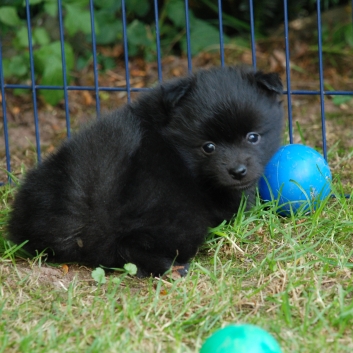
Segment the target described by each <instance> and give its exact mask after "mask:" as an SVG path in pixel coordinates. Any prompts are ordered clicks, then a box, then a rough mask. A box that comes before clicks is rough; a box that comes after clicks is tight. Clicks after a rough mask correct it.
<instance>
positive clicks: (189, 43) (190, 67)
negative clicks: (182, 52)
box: [184, 0, 192, 73]
mask: <svg viewBox="0 0 353 353" xmlns="http://www.w3.org/2000/svg"><path fill="white" fill-rule="evenodd" d="M184 5H185V29H186V50H187V57H188V72H189V73H191V71H192V61H191V42H190V19H189V0H185V2H184Z"/></svg>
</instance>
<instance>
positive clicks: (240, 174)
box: [228, 164, 247, 180]
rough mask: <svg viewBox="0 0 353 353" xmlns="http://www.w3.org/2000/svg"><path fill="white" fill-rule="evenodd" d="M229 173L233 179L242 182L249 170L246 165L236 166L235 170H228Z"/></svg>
mask: <svg viewBox="0 0 353 353" xmlns="http://www.w3.org/2000/svg"><path fill="white" fill-rule="evenodd" d="M228 172H229V174H230V175H231V177H232V178H233V179H236V180H240V179H243V178H244V177H245V175H246V172H247V169H246V166H245V165H244V164H240V165H238V166H236V167H235V168H230V169H229V170H228Z"/></svg>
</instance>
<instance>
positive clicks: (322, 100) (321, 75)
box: [316, 0, 327, 160]
mask: <svg viewBox="0 0 353 353" xmlns="http://www.w3.org/2000/svg"><path fill="white" fill-rule="evenodd" d="M320 3H321V1H320V0H317V2H316V4H317V6H316V10H317V30H318V34H317V41H318V43H317V44H318V56H319V79H320V108H321V135H322V149H323V153H324V158H325V159H326V160H327V144H326V122H325V96H324V69H323V60H322V37H321V30H322V29H321V7H320Z"/></svg>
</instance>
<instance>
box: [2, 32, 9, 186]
mask: <svg viewBox="0 0 353 353" xmlns="http://www.w3.org/2000/svg"><path fill="white" fill-rule="evenodd" d="M0 86H1V87H0V88H1V106H2V116H3V118H2V120H3V125H4V140H5V157H6V170H7V171H8V172H9V173H11V154H10V143H9V130H8V126H7V114H6V112H7V111H6V99H5V85H4V71H3V67H2V44H1V37H0ZM7 181H8V182H11V177H10V175H9V174H8V175H7Z"/></svg>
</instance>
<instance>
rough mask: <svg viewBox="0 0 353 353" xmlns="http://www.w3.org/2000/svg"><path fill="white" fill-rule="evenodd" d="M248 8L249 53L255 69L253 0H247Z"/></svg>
mask: <svg viewBox="0 0 353 353" xmlns="http://www.w3.org/2000/svg"><path fill="white" fill-rule="evenodd" d="M249 10H250V37H251V55H252V66H253V67H254V69H256V41H255V21H254V4H253V0H249Z"/></svg>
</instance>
